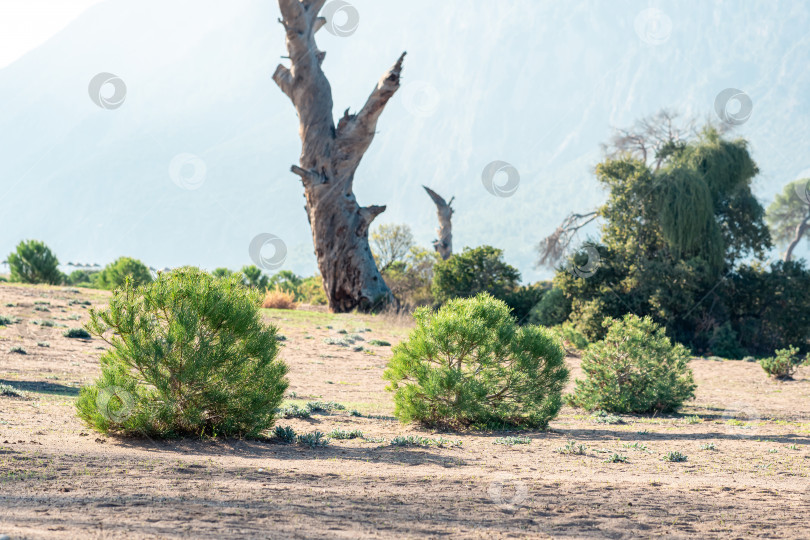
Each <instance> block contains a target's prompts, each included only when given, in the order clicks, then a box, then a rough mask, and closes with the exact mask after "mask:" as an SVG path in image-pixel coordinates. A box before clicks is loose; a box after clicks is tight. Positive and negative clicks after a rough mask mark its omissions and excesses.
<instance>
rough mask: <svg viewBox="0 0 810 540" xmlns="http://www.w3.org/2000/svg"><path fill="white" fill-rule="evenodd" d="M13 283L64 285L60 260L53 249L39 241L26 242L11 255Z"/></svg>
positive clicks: (9, 263)
mask: <svg viewBox="0 0 810 540" xmlns="http://www.w3.org/2000/svg"><path fill="white" fill-rule="evenodd" d="M8 265H9V267H10V268H11V281H19V282H22V283H47V284H50V285H57V284H59V283H62V281H63V280H64V275H63V274H62V272H60V271H59V268H58V267H59V259H57V258H56V255H54V254H53V252H52V251H51V249H50V248H49V247H48V246H46V245H45V244H44V243H43V242H40V241H39V240H24V241H22V242H20V243H19V244H17V249H16V250H15V251H13V252H12V253H10V254H9V256H8Z"/></svg>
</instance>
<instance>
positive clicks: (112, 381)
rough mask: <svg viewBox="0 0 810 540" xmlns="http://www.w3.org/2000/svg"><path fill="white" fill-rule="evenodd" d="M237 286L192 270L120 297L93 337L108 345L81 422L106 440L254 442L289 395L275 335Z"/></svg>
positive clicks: (251, 296) (84, 394)
mask: <svg viewBox="0 0 810 540" xmlns="http://www.w3.org/2000/svg"><path fill="white" fill-rule="evenodd" d="M240 278H241V276H239V275H234V276H231V277H228V278H215V277H213V276H212V275H210V274H208V273H206V272H203V271H201V270H198V269H196V268H181V269H178V270H175V271H173V272H170V273H164V274H161V275H159V276H158V278H157V279H156V280H155V281H153V282H151V283H147V284H144V285H142V286H140V287H134V286H133V284H132V282H131V280H127V281H126V283H125V284H124V286H123V287H122V288H120V289H118V290H116V292H115V294H114V295H113V297H112V299H111V301H110V304H109V307H108V308H107V309H106V310H103V311H96V310H92V311H91V321H90V323H89V324H88V329H89V330H90V331H91V332H92V333H93V334H95V335H96V336H99V337H101V338H102V339H104V340H105V341H107V342H108V343H109V345H110V348H109V350H107V351H106V352H105V353H104V354H103V355H102V357H101V377H100V378H99V379H98V380H97V381H96V382H95V383H94V384H92V385H90V386H86V387H84V388H82V390H81V392H80V395H79V399H78V401H77V404H76V406H77V408H78V411H79V416H80V417H81V418H82V419H84V420H85V421H86V422H87V423H88V424H89V425H90V426H92V427H94V428H95V429H98V430H100V431H103V432H107V431H116V432H122V433H129V434H137V433H142V434H148V435H159V436H165V435H174V434H197V435H199V434H203V433H207V434H222V435H244V436H252V435H257V434H259V433H260V432H262V431H264V430H266V429H268V428H270V427H271V426H272V424H273V421H274V411H275V410H276V408H277V407H278V406H279V405H280V404H281V401H282V397H283V394H284V391H285V389H286V388H287V380H286V378H285V375H286V373H287V366H286V365H285V364H284V363H283V362H281V361H280V360H278V359H277V358H276V356H277V353H278V348H279V346H278V343H277V339H276V329H275V328H274V327H272V326H271V327H266V326H265V325H264V324H263V323H262V320H261V316H260V312H259V309H258V306H259V302H260V299H261V294H260V293H258V292H256V291H253V290H250V289H248V288H245V287H244V286H243V285H242V283H241V282H240Z"/></svg>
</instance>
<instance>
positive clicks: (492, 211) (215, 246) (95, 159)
mask: <svg viewBox="0 0 810 540" xmlns="http://www.w3.org/2000/svg"><path fill="white" fill-rule="evenodd" d="M353 4H354V5H355V6H356V7H357V10H358V13H359V14H360V24H359V27H358V30H357V32H355V33H354V34H353V35H351V36H348V37H344V38H339V37H336V36H333V35H331V34H329V33H327V32H326V31H322V32H320V34H319V43H320V46H321V48H322V49H324V50H326V51H327V57H326V60H325V63H324V69H325V71H326V73H327V75H328V76H329V78H330V81H331V84H332V88H333V93H334V101H335V115H336V116H338V115H339V114H341V113H342V111H343V109H345V108H346V107H351V108H352V109H353V110H355V109H357V108H359V107H360V106H361V105H362V104H363V101H364V100H365V97H366V96H367V95H368V93H369V91H370V90H371V88H372V87H373V85H374V84H375V82H376V81H377V79H378V78H379V77H380V76H381V75H382V73H383V72H384V71H385V70H386V68H387V67H389V66H390V64H391V63H393V61H394V60H395V59H396V57H397V55H398V54H399V53H400V52H401V51H402V50H407V51H408V57H407V59H406V68H405V77H404V80H405V83H406V85H405V86H404V87H403V89H402V91H401V92H400V94H399V95H398V96H397V97H395V99H394V100H393V101H392V102H391V104H390V105H389V107H388V109H387V110H386V111H385V113H384V115H383V117H382V119H381V122H380V124H379V133H378V136H377V139H376V140H375V142H374V144H373V145H372V147H371V149H370V151H369V153H368V154H367V156H366V158H365V159H364V161H363V163H362V165H361V167H360V170H359V171H358V174H357V177H356V193H357V195H358V199H359V200H360V202H361V203H363V204H372V203H374V204H387V205H388V210H387V211H386V212H385V213H384V214H382V215H381V216H380V218H378V219H379V220H380V222H385V221H391V222H407V223H409V224H410V225H411V226H412V227H413V228H414V231H415V232H416V234H417V238H418V240H419V241H420V242H421V243H423V244H425V245H428V244H429V242H430V241H431V240H432V239H433V234H434V233H433V229H434V228H435V226H436V223H435V213H434V208H433V207H432V203H431V202H430V200H429V199H428V197H427V196H426V195H425V194H424V192H423V191H422V190H421V187H420V186H421V184H428V185H430V186H432V187H434V188H435V189H436V190H437V191H439V192H440V193H441V194H443V195H445V196H448V197H449V196H450V195H455V196H456V202H455V207H456V215H455V224H454V225H455V245H456V246H457V248H461V247H462V246H464V245H479V244H482V243H490V244H493V245H496V246H499V247H503V248H505V249H506V254H507V259H508V260H509V261H510V262H512V263H514V264H516V265H517V266H519V267H520V269H521V271H522V272H523V274H524V279H526V280H529V279H536V278H538V277H539V276H542V275H547V274H548V272H538V271H536V270H534V269H533V268H532V263H533V260H534V255H533V249H532V248H533V246H534V244H536V242H537V241H538V240H539V239H540V238H542V237H543V236H544V235H545V234H547V233H548V232H550V231H551V230H552V229H553V227H554V226H555V225H556V224H557V223H558V221H559V220H560V219H561V218H562V217H563V216H564V215H565V214H566V213H567V212H568V211H570V210H574V209H586V208H590V207H593V206H594V205H596V204H598V203H599V202H600V201H601V200H602V199H603V194H602V193H601V192H600V190H599V188H598V187H597V185H596V183H595V181H594V180H593V178H592V174H591V170H592V168H593V165H595V164H596V163H597V162H598V160H599V159H600V151H599V143H600V142H602V141H604V140H605V139H606V138H607V136H608V134H609V130H610V126H615V125H626V124H629V123H631V122H632V121H633V120H634V119H636V118H638V117H640V116H642V115H645V114H650V113H653V112H655V111H656V110H658V109H659V108H660V107H664V106H667V107H674V108H679V109H681V110H683V111H684V112H686V113H692V114H696V115H700V116H706V115H708V114H713V103H714V99H715V96H716V95H717V93H718V92H720V91H721V90H723V89H724V88H728V87H735V88H739V89H742V90H744V91H745V92H747V93H748V94H749V95H750V96H751V98H752V100H753V103H754V109H753V114H752V116H751V118H750V120H749V121H748V122H747V123H745V124H744V125H742V126H741V127H740V128H739V129H738V133H739V134H741V135H743V136H745V137H747V138H749V139H750V140H751V143H752V148H753V151H754V155H755V158H756V159H757V161H758V163H759V164H760V168H761V170H762V174H761V176H760V178H759V179H758V183H757V191H758V193H759V194H761V195H762V197H763V199H770V198H771V197H772V196H773V194H774V192H776V191H777V190H779V189H781V186H782V185H783V184H784V183H785V182H787V181H788V180H792V179H793V178H795V177H796V176H797V175H798V174H799V173H800V172H801V171H803V170H808V169H810V139H808V137H807V136H806V133H807V128H808V125H809V124H810V108H809V107H808V105H809V104H808V96H810V92H808V90H809V89H810V73H808V71H807V70H806V66H807V65H808V63H810V36H808V34H807V33H806V31H805V29H806V28H807V26H808V23H810V9H808V8H807V7H806V6H805V5H802V4H799V3H795V2H765V1H763V2H746V3H731V2H718V3H717V4H713V5H712V4H709V3H707V2H700V1H693V2H679V3H677V4H675V5H673V6H670V5H669V4H663V3H662V4H652V5H657V6H658V7H660V8H662V9H663V10H664V11H665V12H666V13H667V15H668V16H669V17H670V20H671V22H672V29H671V33H670V34H669V38H668V39H666V40H665V41H664V42H663V43H662V44H660V45H651V44H649V43H646V42H645V41H643V40H642V39H640V37H639V35H638V34H637V32H636V29H635V22H636V18H637V16H638V15H639V13H641V12H642V10H644V9H646V8H648V7H650V5H651V4H650V3H648V2H610V3H608V2H579V3H574V2H536V1H530V0H524V1H510V2H494V1H484V0H479V1H462V0H454V1H443V2H440V3H437V2H433V1H428V0H420V1H411V2H407V3H393V2H379V1H376V2H374V1H372V0H366V1H356V2H353ZM277 18H278V8H277V6H276V4H275V2H273V1H272V0H238V1H230V2H227V3H226V2H221V1H215V0H203V1H199V0H197V1H192V0H171V1H160V2H159V1H157V0H145V1H140V2H134V1H131V0H108V1H107V2H104V3H102V4H100V5H98V6H96V7H95V8H92V9H90V10H88V11H87V12H86V13H85V14H83V15H82V16H81V17H80V18H79V19H77V20H76V21H75V22H74V23H73V24H71V25H70V26H69V27H68V28H66V29H65V30H64V31H63V32H61V33H60V34H58V35H57V36H55V37H54V38H53V39H52V40H50V41H49V42H48V43H46V44H45V45H43V46H42V47H40V48H39V49H36V50H35V51H33V52H31V53H29V54H28V55H26V56H24V57H23V58H21V59H20V60H19V61H17V62H15V63H14V64H12V65H10V66H8V67H7V68H5V69H2V70H0V103H2V106H1V107H0V215H2V216H3V226H2V227H0V254H2V255H5V254H6V253H7V252H8V251H10V250H11V249H12V247H13V246H14V244H15V243H16V242H17V241H19V240H20V239H22V238H40V239H42V240H45V241H46V242H47V243H48V244H49V245H51V246H52V247H53V248H54V249H55V250H56V252H57V253H58V254H59V255H60V257H61V258H62V259H63V262H64V261H68V260H82V261H90V262H93V261H97V262H102V263H103V262H107V261H109V260H111V259H112V258H114V257H116V256H118V255H122V254H127V255H132V256H136V257H140V258H142V259H143V260H144V261H145V262H147V263H148V264H151V265H154V266H158V267H162V266H176V265H181V264H196V265H201V266H204V267H214V266H230V267H239V266H241V265H243V264H248V263H250V260H249V257H248V253H247V247H248V244H249V242H250V240H251V239H252V238H253V237H254V236H255V235H256V234H258V233H260V232H271V233H274V234H277V235H278V236H280V237H281V238H283V239H284V240H285V242H286V243H287V245H288V248H289V255H288V258H287V263H286V267H288V268H291V269H293V270H295V271H297V272H301V273H307V274H308V273H311V272H313V271H314V270H315V265H314V256H313V255H312V246H311V240H310V232H309V227H308V224H307V220H306V215H305V213H304V210H303V196H302V194H303V190H302V188H301V187H300V184H299V182H298V180H297V177H295V176H293V175H292V174H291V173H289V172H288V171H289V166H290V165H291V164H292V163H295V162H297V157H298V153H299V151H300V145H299V141H298V135H297V120H296V118H295V113H294V110H293V108H292V105H291V104H290V103H289V102H288V101H287V99H286V97H285V96H283V94H282V93H281V92H280V91H279V90H278V89H277V88H276V87H275V85H274V83H273V82H272V80H271V79H270V76H271V74H272V72H273V70H274V69H275V66H276V64H277V63H278V62H279V61H280V57H281V56H283V55H284V54H286V51H285V49H284V36H283V31H282V28H281V26H280V25H279V24H278V23H277V22H276V19H277ZM105 71H106V72H111V73H114V74H116V75H118V76H120V77H121V78H122V79H123V80H124V81H125V82H126V85H127V90H128V93H127V97H126V101H125V102H124V104H123V106H122V107H120V108H118V109H115V110H104V109H101V108H99V107H97V106H96V105H95V104H94V103H93V102H92V101H91V100H90V98H89V96H88V91H87V85H88V82H89V81H90V79H91V78H92V77H93V76H94V75H95V74H97V73H99V72H105ZM425 88H427V93H425V92H424V91H422V92H420V91H419V90H420V89H422V90H424V89H425ZM426 98H427V99H426ZM181 153H191V154H195V155H197V156H199V157H200V158H201V159H202V160H203V162H204V163H205V167H206V176H205V181H204V183H203V184H202V185H201V187H200V188H199V189H196V190H192V191H189V190H184V189H181V188H180V187H178V186H177V185H176V184H175V183H173V182H172V179H171V177H170V175H169V164H170V163H171V161H172V159H173V158H174V157H175V156H177V155H178V154H181ZM493 160H504V161H507V162H509V163H511V164H513V165H514V166H515V167H516V168H517V169H518V170H519V172H520V174H521V184H520V187H519V189H518V191H517V193H516V194H515V195H514V196H513V197H509V198H497V197H494V196H492V195H490V194H489V193H488V192H487V191H486V190H485V189H484V188H483V186H482V184H481V171H482V169H483V167H484V166H485V165H486V164H487V163H489V162H491V161H493ZM807 253H808V250H807V248H806V245H805V247H803V248H802V250H801V252H800V254H801V255H804V256H806V255H807Z"/></svg>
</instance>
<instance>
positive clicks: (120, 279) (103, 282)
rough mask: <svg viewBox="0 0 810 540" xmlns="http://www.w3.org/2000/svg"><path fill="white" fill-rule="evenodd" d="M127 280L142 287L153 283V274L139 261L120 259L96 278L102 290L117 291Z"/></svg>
mask: <svg viewBox="0 0 810 540" xmlns="http://www.w3.org/2000/svg"><path fill="white" fill-rule="evenodd" d="M127 278H130V279H132V282H133V285H135V286H137V285H142V284H144V283H149V282H151V281H152V274H151V273H150V272H149V268H147V267H146V265H145V264H143V263H142V262H141V261H139V260H138V259H133V258H131V257H119V258H118V259H116V260H115V261H113V262H111V263H110V264H108V265H107V266H105V267H104V269H103V270H102V271H101V272H99V273H98V274H96V275H95V276H94V278H93V279H94V282H95V285H96V286H97V287H99V288H101V289H110V290H112V289H116V288H118V287H122V286H123V285H124V282H125V281H126V280H127Z"/></svg>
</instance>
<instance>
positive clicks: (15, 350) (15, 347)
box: [8, 345, 28, 354]
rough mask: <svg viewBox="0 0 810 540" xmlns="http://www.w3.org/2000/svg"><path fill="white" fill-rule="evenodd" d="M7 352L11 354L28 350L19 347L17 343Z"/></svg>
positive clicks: (26, 352)
mask: <svg viewBox="0 0 810 540" xmlns="http://www.w3.org/2000/svg"><path fill="white" fill-rule="evenodd" d="M8 352H10V353H13V354H28V351H26V350H25V349H23V348H22V347H20V346H19V345H15V346H14V347H12V348H10V349H9V350H8Z"/></svg>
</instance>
